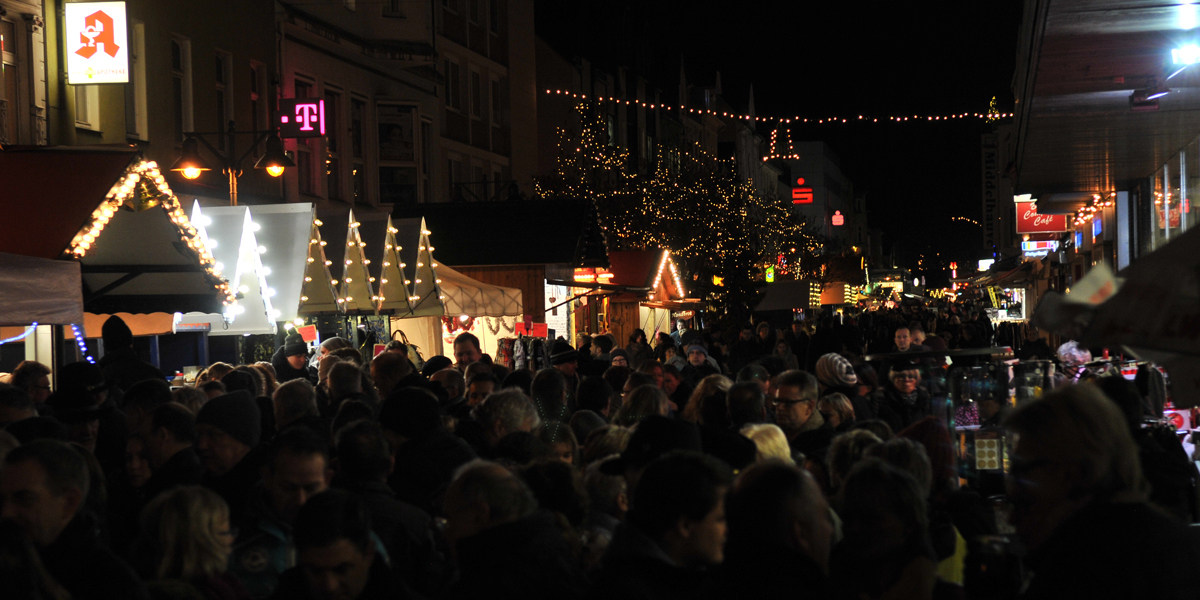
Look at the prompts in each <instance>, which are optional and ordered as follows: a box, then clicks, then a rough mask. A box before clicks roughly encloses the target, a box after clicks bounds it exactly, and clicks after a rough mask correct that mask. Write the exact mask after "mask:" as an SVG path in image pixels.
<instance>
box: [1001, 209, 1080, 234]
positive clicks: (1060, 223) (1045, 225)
mask: <svg viewBox="0 0 1200 600" xmlns="http://www.w3.org/2000/svg"><path fill="white" fill-rule="evenodd" d="M1014 204H1016V205H1017V233H1018V234H1022V233H1060V232H1063V231H1070V230H1071V227H1070V225H1069V224H1068V223H1067V215H1039V214H1038V212H1037V203H1036V202H1015V203H1014Z"/></svg>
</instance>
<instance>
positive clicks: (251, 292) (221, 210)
mask: <svg viewBox="0 0 1200 600" xmlns="http://www.w3.org/2000/svg"><path fill="white" fill-rule="evenodd" d="M192 222H193V223H194V224H195V225H196V227H197V228H198V229H199V231H200V237H201V238H202V239H203V240H204V243H205V245H206V246H208V248H209V249H210V250H211V251H212V254H213V259H214V260H216V264H217V267H218V268H219V269H221V270H222V272H223V273H224V274H225V275H226V276H227V277H229V281H230V283H231V284H232V285H233V286H234V289H235V290H236V293H237V300H236V301H235V302H234V303H233V304H230V305H229V306H226V307H225V310H224V311H222V312H220V313H205V312H190V313H187V314H185V315H182V316H181V318H180V319H178V320H177V321H176V324H177V325H183V326H185V327H186V326H189V325H199V324H207V325H208V326H209V333H210V334H211V335H242V334H265V333H275V318H276V317H275V309H274V308H273V307H272V305H271V297H272V296H274V295H275V290H274V289H273V288H271V287H270V285H269V284H268V283H267V274H266V269H265V268H264V267H263V261H262V258H263V257H264V256H265V255H266V253H267V252H269V249H268V248H267V247H266V246H265V245H264V246H260V245H259V242H258V239H257V235H256V230H258V231H261V229H262V226H261V225H258V224H257V223H255V222H254V221H253V220H252V219H251V218H250V209H249V208H247V207H245V206H215V207H210V208H201V206H200V203H199V202H196V203H195V205H194V207H193V208H192Z"/></svg>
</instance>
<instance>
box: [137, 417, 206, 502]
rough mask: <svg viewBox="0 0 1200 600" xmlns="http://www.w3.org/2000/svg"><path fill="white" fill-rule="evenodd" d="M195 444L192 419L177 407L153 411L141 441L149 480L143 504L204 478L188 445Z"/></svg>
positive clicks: (194, 483) (193, 421)
mask: <svg viewBox="0 0 1200 600" xmlns="http://www.w3.org/2000/svg"><path fill="white" fill-rule="evenodd" d="M195 441H196V417H194V416H193V415H192V413H191V412H189V411H188V409H187V408H186V407H184V406H183V405H181V404H175V403H171V404H165V405H163V406H160V407H158V408H156V409H154V414H153V415H152V416H151V418H150V435H149V436H147V437H146V439H145V448H146V458H147V459H148V460H149V462H150V470H151V475H150V480H149V481H147V482H146V485H145V487H143V488H142V493H143V495H144V497H145V499H146V500H147V501H149V500H152V499H153V498H154V497H155V496H157V495H159V494H161V493H162V492H165V491H167V490H170V489H172V488H176V487H179V486H181V485H196V484H198V483H200V480H201V479H203V478H204V467H202V466H200V457H199V456H196V450H195V449H194V448H192V444H193V443H195Z"/></svg>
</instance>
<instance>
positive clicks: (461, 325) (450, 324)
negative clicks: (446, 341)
mask: <svg viewBox="0 0 1200 600" xmlns="http://www.w3.org/2000/svg"><path fill="white" fill-rule="evenodd" d="M474 326H475V317H467V320H466V321H463V320H462V319H460V318H458V317H442V327H444V328H445V329H446V333H454V332H456V331H458V330H460V329H461V330H463V331H470V330H471V328H472V327H474Z"/></svg>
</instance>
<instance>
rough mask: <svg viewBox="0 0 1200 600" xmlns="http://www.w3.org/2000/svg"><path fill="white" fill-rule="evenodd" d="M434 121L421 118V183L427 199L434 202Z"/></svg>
mask: <svg viewBox="0 0 1200 600" xmlns="http://www.w3.org/2000/svg"><path fill="white" fill-rule="evenodd" d="M432 177H433V121H430V120H429V119H421V185H422V186H423V187H424V191H425V201H426V202H433V184H432V182H431V178H432Z"/></svg>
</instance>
